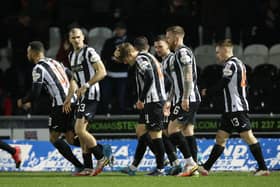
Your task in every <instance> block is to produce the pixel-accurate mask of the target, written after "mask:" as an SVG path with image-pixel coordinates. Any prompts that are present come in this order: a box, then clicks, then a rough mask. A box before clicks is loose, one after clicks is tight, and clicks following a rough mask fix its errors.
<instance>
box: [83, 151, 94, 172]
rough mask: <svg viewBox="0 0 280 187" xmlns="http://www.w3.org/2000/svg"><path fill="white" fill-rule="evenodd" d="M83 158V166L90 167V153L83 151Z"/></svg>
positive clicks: (91, 166)
mask: <svg viewBox="0 0 280 187" xmlns="http://www.w3.org/2000/svg"><path fill="white" fill-rule="evenodd" d="M83 159H84V167H85V168H90V169H92V168H93V165H92V155H91V153H83Z"/></svg>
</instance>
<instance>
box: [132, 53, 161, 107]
mask: <svg viewBox="0 0 280 187" xmlns="http://www.w3.org/2000/svg"><path fill="white" fill-rule="evenodd" d="M146 71H151V72H152V80H151V82H145V73H146ZM145 84H150V85H151V86H150V87H149V89H148V90H147V93H143V92H144V87H145ZM136 85H137V93H138V99H141V96H143V94H144V102H145V103H153V102H162V101H165V100H166V93H165V87H164V76H163V72H162V68H161V64H160V63H159V62H158V61H157V60H156V58H155V57H154V56H153V55H152V54H150V53H146V52H140V53H139V54H138V56H137V57H136Z"/></svg>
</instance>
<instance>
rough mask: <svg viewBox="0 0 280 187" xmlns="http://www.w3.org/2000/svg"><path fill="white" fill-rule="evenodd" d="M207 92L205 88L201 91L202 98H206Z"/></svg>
mask: <svg viewBox="0 0 280 187" xmlns="http://www.w3.org/2000/svg"><path fill="white" fill-rule="evenodd" d="M206 90H207V89H206V88H204V89H202V90H201V96H202V97H205V96H206Z"/></svg>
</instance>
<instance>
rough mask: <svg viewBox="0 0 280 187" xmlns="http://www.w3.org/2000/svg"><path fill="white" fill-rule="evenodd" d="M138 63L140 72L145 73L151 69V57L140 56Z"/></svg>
mask: <svg viewBox="0 0 280 187" xmlns="http://www.w3.org/2000/svg"><path fill="white" fill-rule="evenodd" d="M136 65H137V69H138V71H139V73H141V74H143V75H144V73H145V71H146V70H148V69H151V68H152V67H151V64H150V62H149V59H148V58H147V57H144V56H138V57H137V58H136Z"/></svg>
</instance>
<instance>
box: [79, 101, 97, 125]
mask: <svg viewBox="0 0 280 187" xmlns="http://www.w3.org/2000/svg"><path fill="white" fill-rule="evenodd" d="M97 105H98V101H96V100H83V101H82V102H81V103H80V104H79V105H78V109H77V118H78V119H81V118H83V117H85V119H86V120H87V121H88V122H92V121H93V118H94V116H95V113H96V110H97Z"/></svg>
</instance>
